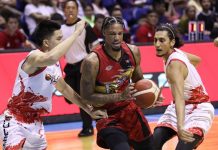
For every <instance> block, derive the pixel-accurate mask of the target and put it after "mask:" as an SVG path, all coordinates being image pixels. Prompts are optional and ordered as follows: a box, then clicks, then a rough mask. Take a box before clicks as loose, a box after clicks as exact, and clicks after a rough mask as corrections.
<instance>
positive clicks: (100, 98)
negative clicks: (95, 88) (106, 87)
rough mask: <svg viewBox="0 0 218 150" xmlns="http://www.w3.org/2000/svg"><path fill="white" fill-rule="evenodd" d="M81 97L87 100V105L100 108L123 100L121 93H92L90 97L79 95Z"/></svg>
mask: <svg viewBox="0 0 218 150" xmlns="http://www.w3.org/2000/svg"><path fill="white" fill-rule="evenodd" d="M81 96H82V97H83V98H84V99H86V100H87V103H88V104H90V105H93V106H102V105H104V104H107V103H113V102H118V101H121V100H124V97H123V94H122V93H115V94H99V93H94V94H92V95H86V94H81Z"/></svg>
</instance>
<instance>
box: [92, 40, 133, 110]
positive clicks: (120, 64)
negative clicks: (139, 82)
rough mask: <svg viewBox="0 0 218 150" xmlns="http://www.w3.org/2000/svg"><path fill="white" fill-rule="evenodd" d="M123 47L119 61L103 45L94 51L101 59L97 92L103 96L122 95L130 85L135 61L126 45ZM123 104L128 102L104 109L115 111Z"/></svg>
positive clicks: (110, 105) (108, 105) (111, 105)
mask: <svg viewBox="0 0 218 150" xmlns="http://www.w3.org/2000/svg"><path fill="white" fill-rule="evenodd" d="M121 47H122V48H121V58H120V59H119V60H118V61H116V60H114V59H113V58H112V57H110V56H109V55H108V54H107V53H106V51H105V50H104V47H103V46H102V45H100V46H98V47H97V48H96V49H95V50H94V52H95V53H96V54H97V55H98V58H99V71H98V76H97V79H96V88H95V91H96V92H98V93H103V94H112V93H121V92H123V91H124V90H125V88H126V87H127V85H128V84H129V82H130V79H131V76H132V72H133V70H134V68H135V60H134V57H133V54H132V52H131V50H130V48H129V47H128V46H127V44H126V43H122V45H121ZM122 103H126V101H123V102H119V103H118V102H116V103H111V104H107V105H105V106H104V108H106V109H107V108H108V109H113V108H114V107H117V106H118V105H123V104H122Z"/></svg>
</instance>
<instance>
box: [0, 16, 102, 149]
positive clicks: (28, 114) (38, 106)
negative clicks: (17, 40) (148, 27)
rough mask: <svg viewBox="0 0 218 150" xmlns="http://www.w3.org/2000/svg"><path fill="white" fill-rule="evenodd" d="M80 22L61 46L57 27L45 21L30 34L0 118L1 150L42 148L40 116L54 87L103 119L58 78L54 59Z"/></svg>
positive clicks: (80, 26)
mask: <svg viewBox="0 0 218 150" xmlns="http://www.w3.org/2000/svg"><path fill="white" fill-rule="evenodd" d="M84 24H85V22H84V21H80V22H78V23H77V27H76V31H75V32H74V34H72V35H71V36H70V37H69V38H68V39H66V40H65V41H63V42H62V43H61V38H62V32H61V30H60V28H61V27H60V25H59V24H57V23H55V22H52V21H49V20H45V21H42V22H41V23H40V24H39V25H38V27H37V28H36V30H35V32H34V42H35V43H36V44H37V45H39V47H40V48H39V49H37V50H33V51H31V52H30V53H29V55H28V56H27V57H26V58H25V59H24V60H23V61H21V62H20V64H19V66H18V73H17V77H16V81H15V85H14V89H13V95H12V97H11V98H10V99H9V102H8V105H7V109H6V110H5V111H4V113H3V114H2V115H1V116H0V137H1V139H2V140H3V149H4V150H21V149H25V150H43V149H46V147H47V144H46V139H45V134H44V127H43V124H42V121H41V118H40V116H41V115H42V114H45V113H49V112H50V111H51V107H52V93H53V91H54V88H56V89H57V90H59V91H60V92H61V93H62V94H63V95H64V96H65V97H67V98H68V99H69V100H71V101H72V102H73V103H75V104H77V105H78V106H80V107H81V108H83V109H84V110H85V111H86V112H87V113H89V114H90V115H91V116H92V117H94V118H97V119H98V118H99V117H104V116H106V115H105V113H104V112H102V111H91V110H90V109H89V107H88V106H87V105H86V104H85V103H83V101H82V99H81V98H80V97H79V95H77V93H76V92H74V91H73V89H72V88H70V86H69V85H67V84H66V83H65V81H64V79H63V78H62V77H61V70H60V65H59V63H58V60H59V59H60V58H61V57H62V56H63V55H64V54H65V53H66V52H67V50H69V48H70V46H71V44H72V43H73V42H74V40H75V39H76V38H77V37H78V36H79V35H80V33H81V32H82V30H83V29H84Z"/></svg>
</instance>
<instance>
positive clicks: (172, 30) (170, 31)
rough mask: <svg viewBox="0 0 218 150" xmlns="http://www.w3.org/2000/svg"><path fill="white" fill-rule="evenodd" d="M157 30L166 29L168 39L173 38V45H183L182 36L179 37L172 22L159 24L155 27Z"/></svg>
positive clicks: (177, 46)
mask: <svg viewBox="0 0 218 150" xmlns="http://www.w3.org/2000/svg"><path fill="white" fill-rule="evenodd" d="M157 31H167V33H168V37H169V39H170V40H173V39H175V45H174V47H176V48H179V47H181V46H183V45H184V42H183V40H182V38H181V37H180V35H179V33H178V31H177V30H176V28H175V27H174V26H173V25H172V24H170V23H165V24H160V25H159V26H158V27H157V28H156V32H157Z"/></svg>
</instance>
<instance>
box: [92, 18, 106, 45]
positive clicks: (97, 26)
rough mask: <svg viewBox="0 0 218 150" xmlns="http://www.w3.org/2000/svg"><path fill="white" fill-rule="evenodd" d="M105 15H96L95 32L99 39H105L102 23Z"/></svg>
mask: <svg viewBox="0 0 218 150" xmlns="http://www.w3.org/2000/svg"><path fill="white" fill-rule="evenodd" d="M104 18H105V16H104V15H102V14H96V15H95V25H94V27H93V32H94V33H95V35H96V37H97V38H98V40H99V41H102V40H103V36H102V33H101V28H102V23H103V21H104Z"/></svg>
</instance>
